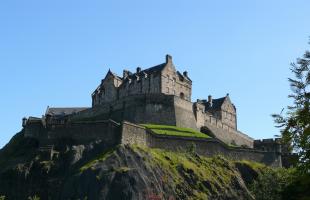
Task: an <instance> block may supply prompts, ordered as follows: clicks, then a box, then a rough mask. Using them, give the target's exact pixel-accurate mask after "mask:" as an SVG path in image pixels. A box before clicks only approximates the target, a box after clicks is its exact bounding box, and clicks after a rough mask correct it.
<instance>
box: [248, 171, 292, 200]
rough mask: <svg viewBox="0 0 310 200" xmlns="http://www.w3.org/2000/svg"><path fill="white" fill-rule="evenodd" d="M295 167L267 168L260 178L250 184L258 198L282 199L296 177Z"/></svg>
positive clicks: (263, 199) (258, 199)
mask: <svg viewBox="0 0 310 200" xmlns="http://www.w3.org/2000/svg"><path fill="white" fill-rule="evenodd" d="M294 174H295V171H294V170H293V169H283V168H278V169H272V168H267V167H266V168H265V169H264V171H263V172H262V173H260V174H259V176H258V178H257V179H256V180H255V181H254V182H253V183H252V184H251V185H250V190H251V192H252V193H253V195H254V196H255V199H256V200H281V199H282V195H281V194H282V193H283V192H284V191H285V189H286V187H287V186H288V185H289V184H290V183H292V182H293V180H294V177H295V175H294Z"/></svg>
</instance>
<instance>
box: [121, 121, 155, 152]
mask: <svg viewBox="0 0 310 200" xmlns="http://www.w3.org/2000/svg"><path fill="white" fill-rule="evenodd" d="M148 139H149V134H147V133H146V129H145V128H144V127H143V126H139V125H136V124H132V123H129V122H126V121H125V122H123V124H122V138H121V144H139V145H144V146H148Z"/></svg>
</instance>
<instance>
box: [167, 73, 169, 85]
mask: <svg viewBox="0 0 310 200" xmlns="http://www.w3.org/2000/svg"><path fill="white" fill-rule="evenodd" d="M167 83H169V75H167Z"/></svg>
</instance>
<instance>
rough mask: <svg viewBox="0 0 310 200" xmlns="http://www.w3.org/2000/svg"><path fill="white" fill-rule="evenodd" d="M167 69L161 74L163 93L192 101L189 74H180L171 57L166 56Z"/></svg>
mask: <svg viewBox="0 0 310 200" xmlns="http://www.w3.org/2000/svg"><path fill="white" fill-rule="evenodd" d="M166 63H167V65H166V67H165V68H164V69H163V71H162V72H161V93H163V94H167V95H175V96H177V97H181V96H183V97H182V98H183V99H185V100H187V101H191V97H192V82H191V81H190V80H189V79H188V75H187V72H184V74H183V75H182V74H180V73H178V72H177V70H176V68H175V66H174V64H173V63H172V58H171V56H169V55H167V56H166Z"/></svg>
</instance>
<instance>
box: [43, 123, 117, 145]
mask: <svg viewBox="0 0 310 200" xmlns="http://www.w3.org/2000/svg"><path fill="white" fill-rule="evenodd" d="M46 131H47V134H46V137H41V138H40V139H42V140H55V139H61V138H63V139H70V140H73V141H75V142H77V143H84V142H88V141H96V140H102V141H104V142H105V143H106V144H107V145H116V144H119V143H120V136H121V126H120V124H118V123H116V122H114V121H112V120H107V121H94V122H73V123H69V124H66V125H65V126H61V127H51V128H48V129H47V130H46Z"/></svg>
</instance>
